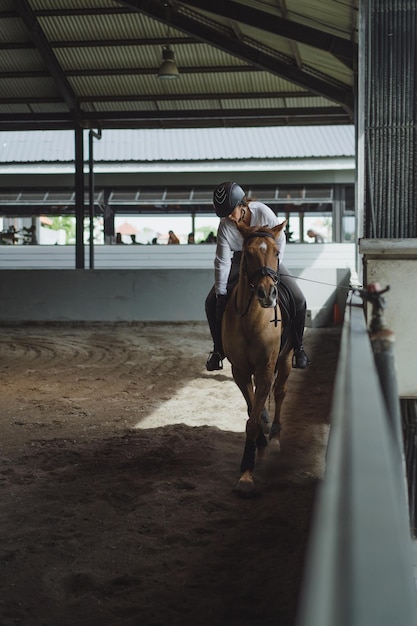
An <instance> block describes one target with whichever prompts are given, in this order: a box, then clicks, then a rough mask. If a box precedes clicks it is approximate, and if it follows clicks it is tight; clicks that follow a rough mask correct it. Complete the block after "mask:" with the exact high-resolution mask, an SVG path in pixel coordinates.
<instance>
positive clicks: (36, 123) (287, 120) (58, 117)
mask: <svg viewBox="0 0 417 626" xmlns="http://www.w3.org/2000/svg"><path fill="white" fill-rule="evenodd" d="M352 123H353V122H352V119H351V117H350V116H349V114H347V113H346V111H344V110H343V108H341V107H310V108H304V107H302V108H300V107H298V108H297V107H294V108H286V107H285V108H276V109H237V110H236V109H233V110H219V111H213V110H210V111H194V110H189V111H171V112H169V111H120V112H108V113H105V112H91V113H85V112H84V113H83V119H82V120H81V124H82V126H84V127H85V128H94V127H96V126H97V124H100V127H101V128H189V127H191V128H218V127H229V126H230V127H233V126H240V127H244V126H252V127H253V126H286V125H311V124H322V125H328V124H352ZM40 127H41V128H42V129H43V130H65V129H73V128H74V120H73V118H72V117H71V116H70V115H69V114H67V115H65V114H61V113H42V114H41V113H27V114H21V113H19V114H15V113H13V114H12V113H7V114H0V130H39V128H40Z"/></svg>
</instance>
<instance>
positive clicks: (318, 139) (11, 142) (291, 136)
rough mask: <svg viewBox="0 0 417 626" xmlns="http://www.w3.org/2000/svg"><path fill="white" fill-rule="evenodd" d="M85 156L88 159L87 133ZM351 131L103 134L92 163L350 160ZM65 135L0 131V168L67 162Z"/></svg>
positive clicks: (69, 135)
mask: <svg viewBox="0 0 417 626" xmlns="http://www.w3.org/2000/svg"><path fill="white" fill-rule="evenodd" d="M84 135H85V137H84V140H85V156H86V159H88V131H85V133H84ZM354 154H355V132H354V127H353V126H323V127H321V126H311V127H299V126H293V127H284V128H283V127H272V128H264V127H262V128H212V129H161V130H143V129H135V130H124V129H120V130H112V129H108V130H104V131H103V135H102V138H101V140H95V141H94V160H95V161H97V162H100V161H101V162H107V163H115V162H126V161H131V162H148V161H208V160H222V159H224V160H236V159H238V160H252V159H302V158H323V157H353V156H354ZM73 160H74V134H73V132H71V131H31V132H0V163H3V164H11V163H33V162H72V161H73Z"/></svg>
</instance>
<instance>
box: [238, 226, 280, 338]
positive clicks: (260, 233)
mask: <svg viewBox="0 0 417 626" xmlns="http://www.w3.org/2000/svg"><path fill="white" fill-rule="evenodd" d="M253 237H270V238H271V239H275V237H274V235H273V234H272V233H268V232H266V231H264V230H257V231H256V232H254V233H252V234H250V235H249V236H248V237H247V239H246V241H247V240H249V239H253ZM243 262H244V265H243V269H244V271H245V274H246V276H247V277H248V281H249V286H250V291H251V294H250V298H249V300H248V304H247V306H246V309H245V311H244V312H243V313H239V311H238V307H237V292H238V289H236V291H235V311H236V313H237V314H238V315H239V317H245V315H247V313H248V311H249V307H250V305H251V303H252V300H253V296H254V294H255V288H256V284H255V279H256V278H257V277H258V276H260V277H262V276H269V277H270V278H272V280H273V281H274V283H275V284H276V285H277V284H278V283H279V274H278V272H277V271H275V270H274V269H272V267H269V266H268V265H263V266H262V267H260V268H259V269H257V270H256V271H255V272H253V274H252V275H251V276H249V275H248V272H247V269H246V263H245V258H243ZM274 311H275V316H274V319H273V320H271V322H274V324H275V326H276V325H277V322H278V321H279V320H278V306H277V304H276V305H275V307H274Z"/></svg>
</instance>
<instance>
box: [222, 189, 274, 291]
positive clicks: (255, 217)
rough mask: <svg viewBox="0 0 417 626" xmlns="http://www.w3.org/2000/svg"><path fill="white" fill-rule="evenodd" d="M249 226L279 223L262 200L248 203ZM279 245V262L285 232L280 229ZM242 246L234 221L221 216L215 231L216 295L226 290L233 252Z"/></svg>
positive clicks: (271, 225)
mask: <svg viewBox="0 0 417 626" xmlns="http://www.w3.org/2000/svg"><path fill="white" fill-rule="evenodd" d="M249 214H250V226H267V227H268V228H273V227H274V226H276V225H277V224H280V221H279V220H278V218H277V216H276V215H275V213H274V212H273V211H272V209H270V208H269V206H267V205H266V204H263V202H255V201H253V202H250V203H249ZM277 243H278V246H279V262H280V263H282V262H283V259H284V249H285V243H286V238H285V233H284V230H282V231H281V233H280V234H279V236H278V237H277ZM242 248H243V237H242V235H241V234H240V232H239V231H238V229H237V226H236V224H235V223H234V222H232V221H231V220H229V219H228V218H227V217H222V219H221V220H220V224H219V228H218V231H217V247H216V257H215V259H214V281H215V291H216V295H220V294H225V293H226V292H227V279H228V277H229V273H230V266H231V262H232V254H233V252H238V251H240V250H242Z"/></svg>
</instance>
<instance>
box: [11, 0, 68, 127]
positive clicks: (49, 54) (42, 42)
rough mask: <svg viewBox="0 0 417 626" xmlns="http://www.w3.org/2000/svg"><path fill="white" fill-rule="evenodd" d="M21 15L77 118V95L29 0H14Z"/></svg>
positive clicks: (57, 85)
mask: <svg viewBox="0 0 417 626" xmlns="http://www.w3.org/2000/svg"><path fill="white" fill-rule="evenodd" d="M14 2H15V6H16V8H17V10H18V13H19V16H20V17H21V19H22V20H23V22H24V24H25V26H26V28H27V30H28V33H29V35H30V37H31V38H32V41H33V42H34V44H35V46H36V48H37V49H38V51H39V53H40V54H41V56H42V58H43V61H44V63H45V65H46V67H47V68H48V71H49V73H50V75H51V76H52V78H53V80H54V82H55V84H56V87H57V89H58V91H59V93H60V94H61V95H62V98H63V99H64V101H65V102H66V104H67V106H68V108H69V109H70V111H71V113H72V115H73V116H74V118H75V119H77V117H78V114H79V111H78V109H79V106H78V101H77V98H76V95H75V93H74V91H73V90H72V87H71V85H70V84H69V82H68V81H67V79H66V76H65V74H64V72H63V70H62V68H61V66H60V64H59V62H58V60H57V58H56V56H55V54H54V52H53V50H52V48H51V46H50V45H49V42H48V40H47V38H46V37H45V34H44V32H43V30H42V28H41V26H40V24H39V22H38V20H37V19H36V16H35V14H34V13H33V11H32V9H31V7H30V6H29V3H28V2H27V0H14Z"/></svg>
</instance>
